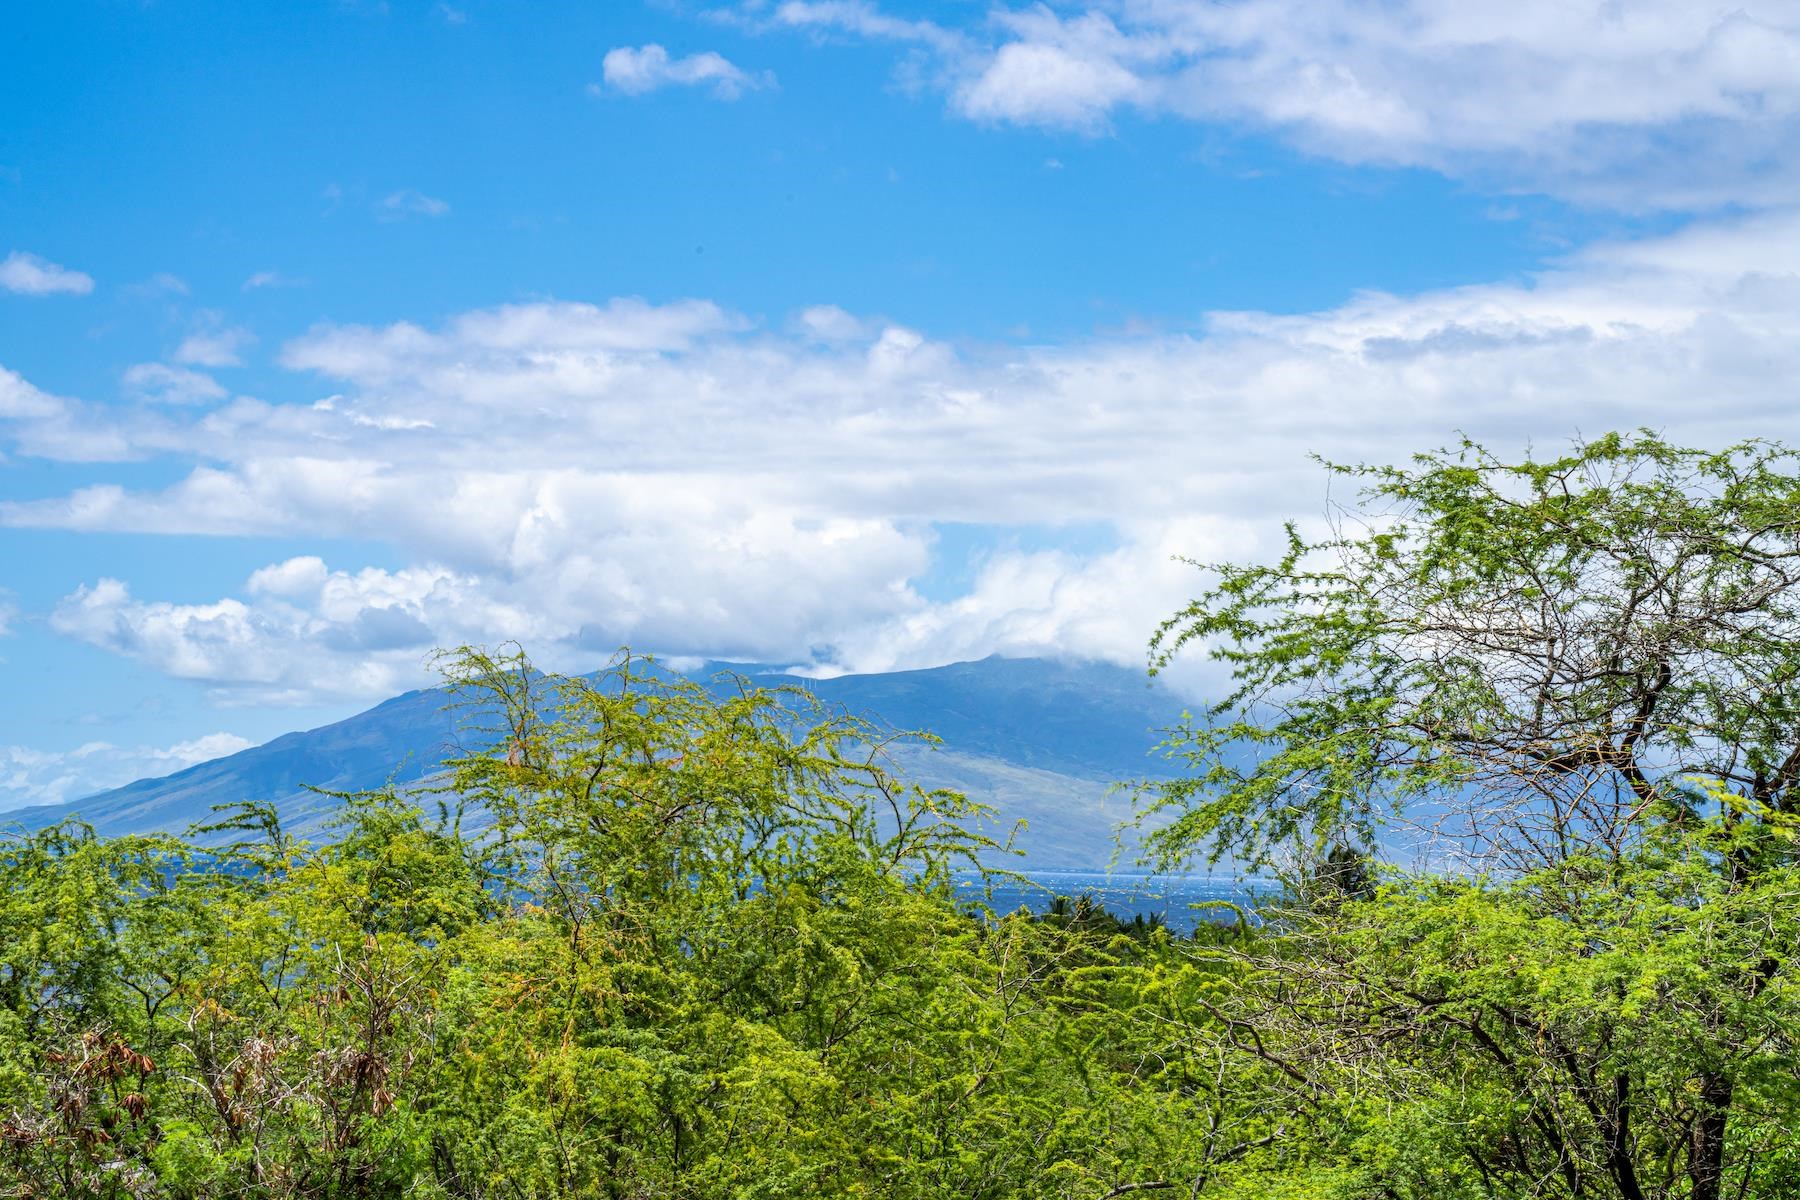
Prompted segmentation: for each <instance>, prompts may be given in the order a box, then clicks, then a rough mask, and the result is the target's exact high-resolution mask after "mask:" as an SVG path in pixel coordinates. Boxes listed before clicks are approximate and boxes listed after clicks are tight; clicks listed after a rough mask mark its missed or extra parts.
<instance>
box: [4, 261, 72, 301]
mask: <svg viewBox="0 0 1800 1200" xmlns="http://www.w3.org/2000/svg"><path fill="white" fill-rule="evenodd" d="M0 290H4V291H8V292H17V293H18V294H19V295H21V296H52V295H58V294H61V295H69V296H85V295H87V294H88V293H89V292H91V291H93V290H94V278H93V276H91V275H85V274H83V273H82V272H80V271H72V270H70V269H69V268H68V267H63V266H58V265H57V264H56V263H53V262H50V261H49V260H47V259H43V258H39V257H38V256H37V255H35V254H27V253H26V252H25V251H23V250H14V251H13V252H12V253H11V254H8V255H7V256H6V257H5V258H4V259H0Z"/></svg>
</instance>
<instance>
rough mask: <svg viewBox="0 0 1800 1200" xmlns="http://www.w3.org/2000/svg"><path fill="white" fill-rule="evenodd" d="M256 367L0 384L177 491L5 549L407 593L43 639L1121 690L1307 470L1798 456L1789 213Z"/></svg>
mask: <svg viewBox="0 0 1800 1200" xmlns="http://www.w3.org/2000/svg"><path fill="white" fill-rule="evenodd" d="M281 361H282V362H283V364H284V365H286V366H287V367H289V368H290V369H293V370H296V371H303V372H308V373H312V374H314V375H316V376H318V377H320V378H321V380H322V382H321V385H320V391H321V392H328V393H329V394H328V395H326V396H325V398H323V399H321V400H319V401H317V402H315V403H312V404H310V405H303V404H301V405H271V404H264V403H261V402H257V401H251V400H244V399H236V400H231V401H229V402H228V403H225V404H222V405H218V406H216V407H213V408H211V409H209V410H194V409H176V408H143V407H141V408H137V409H131V410H125V411H108V410H100V409H88V408H71V407H68V406H67V405H66V404H65V403H64V402H59V401H54V400H52V399H50V398H47V397H44V396H43V395H42V393H40V392H37V391H36V390H35V389H31V388H30V385H28V384H25V383H24V382H23V381H22V380H18V378H17V377H16V376H0V405H5V404H7V403H9V402H8V401H7V399H6V397H7V395H8V394H9V393H8V392H7V391H6V390H5V388H6V387H7V386H9V385H8V384H7V383H6V381H7V380H11V381H12V382H11V383H10V386H11V387H12V389H13V392H14V393H16V394H17V395H19V396H21V397H23V399H15V400H12V401H11V402H10V403H11V404H12V406H13V408H14V410H15V411H16V414H17V415H15V416H14V417H13V418H12V419H11V420H10V421H9V422H8V424H7V425H6V426H5V427H4V428H5V429H6V430H7V431H8V433H7V434H6V436H9V437H11V438H13V439H14V443H15V444H17V445H21V446H25V445H29V446H32V447H35V449H36V451H37V452H40V453H43V452H50V453H61V454H67V453H70V452H71V451H80V452H82V453H87V454H89V455H90V456H93V451H92V447H94V446H102V445H109V446H110V445H122V446H123V447H124V448H125V449H126V450H128V451H129V452H132V453H135V454H138V455H144V456H147V455H151V454H156V455H162V456H169V457H172V459H173V461H187V462H188V463H189V464H190V465H191V469H190V470H189V472H188V474H187V475H186V477H185V478H183V479H181V480H180V481H178V482H176V483H174V484H172V485H169V486H166V487H158V488H152V489H147V490H132V489H128V488H126V487H124V486H122V481H118V482H114V481H105V477H104V475H102V476H101V478H102V482H99V483H96V484H95V485H93V486H90V487H87V488H84V489H82V490H79V491H76V492H73V493H71V494H69V495H66V496H60V497H52V498H47V499H36V500H27V501H6V502H0V523H4V524H8V525H14V526H32V527H40V528H63V529H71V530H114V531H116V530H138V531H147V532H185V533H218V534H236V535H280V536H284V537H344V538H366V537H369V536H370V535H371V533H374V534H375V535H377V536H379V537H380V538H382V539H383V540H384V541H385V542H386V543H387V544H388V545H390V546H391V547H393V548H395V551H396V553H397V556H398V559H399V561H400V563H402V564H404V565H401V566H398V567H393V568H390V569H387V570H375V569H360V568H361V567H362V564H360V563H357V562H329V563H328V562H325V561H322V560H318V559H299V560H289V561H285V562H281V563H276V564H272V565H271V566H270V567H269V568H268V569H266V570H264V571H262V572H258V573H257V574H256V575H255V576H253V577H252V578H251V579H250V580H247V581H246V583H245V585H244V586H243V587H242V588H240V589H235V590H234V591H233V592H232V594H230V595H226V596H222V597H219V598H218V599H217V600H215V601H213V602H211V603H205V604H185V605H178V604H170V603H165V602H163V601H161V600H159V599H157V598H155V597H148V598H139V597H137V596H135V595H133V594H131V592H130V590H129V589H128V588H126V587H125V585H124V584H108V583H102V582H95V583H93V584H91V585H90V587H89V588H87V589H86V590H84V591H81V592H77V593H75V594H74V595H72V596H71V597H70V598H69V599H68V600H67V601H66V602H65V604H64V605H63V606H62V607H61V608H60V609H59V610H58V611H57V614H56V622H57V625H56V627H57V628H58V629H60V630H62V631H63V632H64V633H65V634H67V635H69V636H74V637H78V638H82V639H84V640H86V641H89V642H92V643H94V644H96V645H101V646H105V647H107V648H109V649H111V650H113V651H115V652H118V653H122V654H127V655H130V656H132V657H134V658H137V659H139V660H141V661H143V662H146V663H149V664H152V665H154V666H155V667H157V668H158V669H160V670H163V671H165V672H168V673H170V674H175V675H179V676H181V677H183V678H190V679H196V680H202V681H204V682H206V683H208V684H209V685H212V686H215V687H217V688H219V689H222V690H223V691H225V692H228V693H231V694H233V695H239V696H247V695H254V696H258V697H289V698H295V699H300V698H305V697H308V696H312V695H322V694H334V695H335V694H346V693H355V694H358V695H367V696H378V695H381V694H384V693H385V692H388V691H392V690H396V689H397V688H399V687H401V686H405V685H407V684H409V683H412V682H415V681H417V680H418V679H420V678H422V677H423V672H422V669H421V666H420V659H421V655H422V652H423V649H424V648H425V647H426V646H429V645H436V644H453V643H455V642H458V641H463V640H473V641H489V642H491V641H494V640H496V639H499V638H504V637H516V638H519V639H520V640H522V641H524V642H526V643H527V644H528V645H531V646H533V647H534V648H535V649H538V650H539V651H540V652H542V653H543V654H544V655H545V656H546V657H547V658H556V657H557V656H561V657H562V658H563V659H565V660H567V661H569V662H571V663H573V662H575V661H577V660H580V659H582V657H583V656H584V655H585V656H588V658H589V660H591V659H592V658H593V657H594V656H597V655H600V654H602V653H604V652H605V651H607V650H610V649H611V648H612V647H613V646H615V645H617V644H619V643H621V642H627V641H629V642H630V643H632V644H633V645H636V646H639V647H641V648H648V649H655V650H659V651H663V652H670V653H688V654H698V655H732V654H735V655H742V656H746V657H754V658H759V659H780V660H785V661H799V660H804V659H806V658H807V657H809V656H810V655H812V654H813V653H814V652H815V651H816V652H819V653H820V654H821V655H822V656H824V657H825V658H827V659H829V660H830V661H832V662H835V663H836V664H837V665H839V666H849V667H885V666H896V665H924V664H926V663H929V662H933V661H942V660H943V659H945V658H950V657H966V656H972V655H977V654H981V653H986V652H988V651H990V650H994V649H1005V650H1015V651H1024V650H1030V649H1036V648H1042V647H1048V646H1055V647H1058V648H1060V649H1063V650H1066V651H1071V652H1078V653H1082V654H1088V655H1093V656H1099V657H1108V658H1112V659H1114V660H1117V661H1123V662H1132V663H1135V662H1141V661H1142V656H1143V652H1144V644H1145V640H1146V639H1147V637H1148V635H1149V632H1150V629H1151V628H1152V626H1153V625H1154V623H1155V620H1156V619H1157V618H1159V617H1160V616H1163V615H1165V614H1167V613H1168V612H1170V611H1172V610H1173V608H1174V607H1175V606H1177V605H1178V604H1179V603H1180V602H1181V601H1182V600H1183V599H1184V598H1185V596H1186V595H1187V594H1188V593H1189V591H1190V590H1191V588H1192V587H1193V586H1194V583H1195V579H1194V576H1193V575H1192V573H1191V571H1190V570H1189V569H1188V568H1185V567H1181V566H1179V565H1175V564H1173V563H1172V562H1171V558H1172V556H1173V555H1175V554H1176V553H1191V554H1197V555H1199V556H1201V557H1206V556H1209V555H1211V554H1213V553H1215V552H1217V553H1222V554H1228V555H1231V556H1238V555H1240V554H1242V553H1247V552H1249V551H1250V550H1251V549H1252V548H1254V546H1255V545H1256V544H1257V543H1256V540H1255V539H1256V538H1258V537H1260V536H1263V535H1265V534H1272V533H1275V532H1276V531H1277V530H1278V521H1279V520H1280V519H1281V518H1282V517H1286V516H1291V515H1295V514H1300V515H1305V514H1307V513H1311V512H1317V511H1319V510H1320V508H1321V507H1322V504H1323V490H1324V487H1325V486H1326V485H1325V481H1324V479H1323V477H1322V476H1321V475H1320V473H1319V472H1318V471H1317V470H1316V469H1315V468H1314V467H1313V466H1312V465H1311V464H1310V462H1309V461H1308V460H1307V457H1306V456H1307V454H1308V452H1311V451H1318V452H1321V453H1324V454H1326V455H1328V456H1331V457H1334V458H1337V459H1347V460H1377V461H1391V460H1394V459H1396V458H1399V457H1401V456H1404V455H1405V454H1407V453H1410V452H1412V451H1414V450H1416V449H1418V448H1420V447H1422V446H1429V445H1436V444H1442V443H1444V442H1445V441H1448V440H1451V439H1453V438H1454V436H1455V434H1456V432H1457V431H1458V430H1466V431H1467V432H1469V433H1470V434H1471V435H1474V436H1476V437H1479V438H1483V439H1485V440H1489V441H1491V442H1494V443H1496V444H1497V445H1500V446H1502V447H1513V448H1516V447H1518V446H1521V445H1522V444H1523V443H1524V442H1525V441H1526V440H1527V439H1529V438H1536V439H1538V440H1539V441H1540V442H1555V441H1558V440H1560V439H1562V438H1565V437H1567V436H1569V435H1571V434H1574V433H1576V432H1582V431H1585V432H1588V433H1595V432H1599V431H1603V430H1608V429H1615V428H1631V427H1635V426H1639V425H1650V426H1654V427H1659V428H1662V429H1664V430H1666V431H1667V432H1668V434H1669V436H1671V437H1674V438H1676V439H1678V440H1688V441H1697V442H1704V443H1718V442H1721V441H1724V440H1727V439H1731V438H1735V437H1739V436H1745V435H1768V436H1777V437H1787V438H1789V439H1800V410H1797V409H1796V408H1795V407H1794V405H1793V401H1792V380H1793V379H1794V378H1796V377H1800V212H1781V213H1767V214H1763V215H1761V216H1758V217H1755V218H1747V219H1740V220H1736V221H1732V222H1718V223H1714V224H1710V225H1706V226H1698V227H1695V228H1692V229H1690V230H1688V231H1686V232H1682V233H1678V234H1675V235H1671V236H1669V237H1665V238H1661V239H1658V240H1655V241H1650V242H1639V243H1632V244H1622V245H1614V246H1602V247H1596V248H1594V249H1592V250H1589V251H1586V252H1584V253H1582V254H1579V255H1577V256H1574V257H1572V258H1570V259H1569V260H1567V261H1565V262H1563V263H1561V264H1559V265H1557V266H1556V267H1555V268H1553V269H1551V270H1548V271H1546V272H1544V273H1542V274H1540V275H1539V276H1538V277H1536V278H1534V279H1531V280H1527V281H1525V282H1522V283H1502V284H1489V285H1479V286H1470V287H1463V288H1455V289H1448V290H1443V291H1436V292H1429V293H1424V294H1421V295H1416V296H1405V297H1400V296H1389V295H1381V294H1368V295H1362V296H1358V297H1356V298H1355V299H1353V300H1352V301H1350V302H1349V303H1346V304H1344V305H1341V306H1339V307H1337V308H1333V309H1329V310H1325V311H1320V312H1314V313H1305V314H1297V315H1272V314H1267V313H1255V312H1248V313H1216V314H1213V315H1212V316H1211V317H1209V318H1208V319H1207V320H1206V322H1205V323H1204V325H1202V326H1199V327H1196V328H1194V329H1192V330H1188V331H1176V332H1167V333H1160V334H1154V335H1141V336H1134V337H1129V338H1116V339H1115V338H1108V337H1096V338H1092V339H1087V340H1082V341H1077V342H1073V343H1070V344H1066V345H1060V346H1058V345H1050V346H1037V347H1025V348H1019V347H1014V346H1007V345H990V346H980V345H967V344H964V345H958V346H951V345H948V344H946V343H944V342H941V341H938V340H936V339H934V338H931V337H929V336H927V335H926V334H924V333H922V332H921V331H918V330H913V329H907V328H904V327H900V326H896V325H893V324H891V323H884V322H881V321H879V320H871V319H868V318H864V317H859V316H856V315H853V314H850V313H846V312H843V311H841V310H838V309H834V308H831V307H829V306H821V307H817V308H813V309H808V310H804V311H803V312H801V313H798V314H796V315H795V316H794V317H793V318H792V320H791V322H783V323H781V324H779V325H778V326H776V327H775V328H762V327H758V326H756V325H755V324H753V323H751V322H748V321H746V320H745V319H743V318H741V317H738V316H735V315H734V314H731V313H729V312H727V311H725V310H723V309H721V308H719V307H718V306H716V305H713V304H710V303H706V302H703V301H681V302H676V303H672V304H665V305H653V304H648V303H646V302H644V301H641V300H629V299H626V300H616V301H613V302H611V303H609V304H604V305H590V304H573V303H560V302H541V303H534V304H521V305H511V306H505V307H501V308H494V309H484V310H478V311H474V312H468V313H464V314H462V315H460V316H456V317H453V318H451V319H449V320H448V321H446V322H444V323H442V324H441V325H435V326H429V327H428V326H423V325H415V324H409V323H397V324H393V325H388V326H383V327H364V326H333V325H323V326H320V327H317V328H315V329H314V330H312V331H311V332H310V333H308V334H307V335H305V336H304V337H302V338H299V339H297V340H295V341H293V342H290V343H289V344H288V345H287V346H286V347H284V348H283V350H282V352H281ZM108 439H110V441H108ZM0 444H3V443H0ZM943 522H955V523H963V524H976V525H982V524H995V525H1023V526H1036V527H1050V528H1052V529H1054V528H1059V527H1068V526H1074V525H1085V526H1092V525H1094V524H1096V523H1097V524H1100V525H1102V526H1104V527H1107V528H1110V529H1111V530H1112V531H1113V534H1114V544H1112V545H1110V546H1109V547H1107V548H1106V549H1104V550H1102V551H1096V552H1087V553H1075V552H1073V551H1068V550H1065V551H1062V552H1040V551H1024V550H1009V549H1006V548H1004V547H1001V548H998V549H995V550H992V551H991V552H989V553H988V554H987V555H986V557H985V558H984V560H983V561H982V562H981V563H980V564H979V565H978V568H977V570H976V573H975V575H974V581H973V584H972V586H970V587H969V588H968V589H967V590H966V594H964V595H961V596H954V597H951V598H949V599H945V600H931V599H927V594H932V595H935V594H938V593H937V591H936V590H935V589H928V588H923V587H922V585H921V584H920V582H919V581H920V580H921V579H922V578H923V577H924V576H926V575H927V573H928V572H929V571H930V570H931V567H932V562H933V558H932V555H933V552H934V551H933V545H934V537H933V532H932V530H933V526H934V524H936V523H943ZM1049 540H1050V541H1052V542H1054V540H1055V539H1054V537H1053V536H1052V537H1051V538H1050V539H1049Z"/></svg>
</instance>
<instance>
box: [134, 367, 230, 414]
mask: <svg viewBox="0 0 1800 1200" xmlns="http://www.w3.org/2000/svg"><path fill="white" fill-rule="evenodd" d="M120 382H121V383H123V384H124V385H125V391H126V393H127V394H129V395H131V396H133V397H135V398H136V399H139V400H145V401H149V402H151V403H154V404H208V403H211V402H212V401H214V400H223V399H224V398H225V389H224V387H222V386H221V385H220V384H219V381H218V380H216V379H214V378H213V377H212V376H211V375H208V374H207V373H206V372H204V371H191V370H188V369H187V368H186V367H171V366H169V365H168V364H167V363H138V364H137V365H135V366H132V367H127V368H126V369H125V374H124V375H123V376H121V377H120Z"/></svg>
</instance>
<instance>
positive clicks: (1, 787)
mask: <svg viewBox="0 0 1800 1200" xmlns="http://www.w3.org/2000/svg"><path fill="white" fill-rule="evenodd" d="M252 744H253V743H251V742H249V741H247V740H246V739H244V738H241V737H239V736H237V735H236V734H234V733H209V734H206V735H205V736H203V737H198V738H194V739H193V740H191V741H186V742H177V743H176V744H175V745H173V746H168V747H156V746H115V745H113V744H111V743H109V742H88V743H86V744H85V745H81V746H77V747H75V748H74V749H72V750H65V751H60V752H56V751H44V750H34V749H31V748H29V747H25V746H0V811H6V810H10V809H15V808H23V807H26V806H28V805H37V804H54V805H61V804H66V803H69V802H70V801H73V800H79V799H81V798H82V797H84V796H91V795H93V794H95V793H96V792H102V791H106V790H107V789H109V788H115V787H119V786H121V785H123V784H127V783H131V782H133V781H134V780H138V779H145V778H155V777H157V776H160V775H168V774H171V773H173V772H175V771H180V770H183V769H185V768H187V767H192V766H195V765H197V764H199V763H203V762H209V761H211V760H212V759H215V758H221V757H223V756H225V755H227V754H236V753H237V752H238V751H240V750H247V749H249V748H250V746H251V745H252Z"/></svg>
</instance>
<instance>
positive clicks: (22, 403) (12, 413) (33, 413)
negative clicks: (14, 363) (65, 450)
mask: <svg viewBox="0 0 1800 1200" xmlns="http://www.w3.org/2000/svg"><path fill="white" fill-rule="evenodd" d="M63 411H64V406H63V402H62V401H60V400H58V399H57V398H56V397H55V396H51V395H48V394H46V393H44V392H42V391H39V390H38V389H37V388H36V387H34V386H32V384H31V383H30V382H28V381H27V380H26V379H25V378H24V376H22V375H20V374H18V373H17V372H16V371H9V370H7V369H6V368H5V367H0V420H5V419H8V418H10V419H12V420H44V419H48V418H54V417H58V416H61V415H62V413H63Z"/></svg>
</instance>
